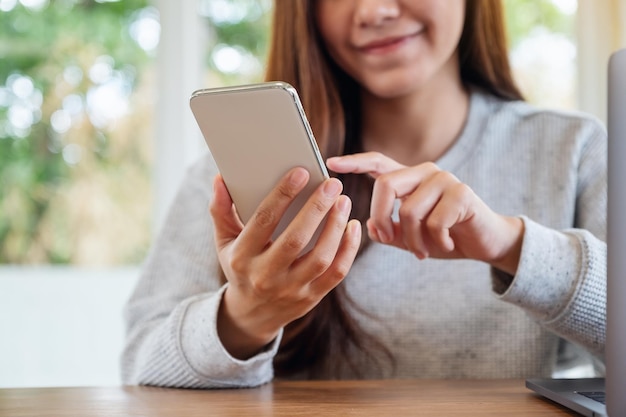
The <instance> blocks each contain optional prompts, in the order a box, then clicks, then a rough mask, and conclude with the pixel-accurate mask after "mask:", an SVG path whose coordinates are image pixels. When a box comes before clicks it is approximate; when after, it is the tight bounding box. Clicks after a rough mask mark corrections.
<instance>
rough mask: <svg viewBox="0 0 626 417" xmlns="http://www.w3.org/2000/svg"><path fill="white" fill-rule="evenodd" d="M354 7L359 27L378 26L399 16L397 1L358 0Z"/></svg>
mask: <svg viewBox="0 0 626 417" xmlns="http://www.w3.org/2000/svg"><path fill="white" fill-rule="evenodd" d="M445 1H447V0H445ZM356 7H357V8H356V11H355V13H354V18H355V21H356V23H357V24H358V25H359V26H380V25H383V24H385V23H387V22H388V21H390V20H393V19H396V18H398V16H400V4H399V3H398V0H358V1H357V6H356Z"/></svg>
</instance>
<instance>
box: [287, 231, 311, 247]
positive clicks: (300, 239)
mask: <svg viewBox="0 0 626 417" xmlns="http://www.w3.org/2000/svg"><path fill="white" fill-rule="evenodd" d="M308 241H309V240H308V239H307V238H306V236H304V235H303V234H300V233H291V234H289V235H287V236H285V241H284V245H285V247H286V248H287V249H288V250H289V251H300V250H302V249H303V248H304V247H305V246H306V244H307V243H308Z"/></svg>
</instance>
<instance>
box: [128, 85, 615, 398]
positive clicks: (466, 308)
mask: <svg viewBox="0 0 626 417" xmlns="http://www.w3.org/2000/svg"><path fill="white" fill-rule="evenodd" d="M606 146H607V144H606V132H605V129H604V127H603V126H602V125H601V124H600V123H599V122H598V121H597V120H595V119H593V118H591V117H588V116H585V115H582V114H574V113H566V112H559V111H550V110H545V109H538V108H535V107H533V106H530V105H528V104H526V103H523V102H504V101H501V100H498V99H496V98H493V97H491V96H489V95H485V94H482V93H479V92H474V93H472V96H471V102H470V112H469V115H468V120H467V122H466V125H465V127H464V130H463V133H462V135H461V136H460V137H459V139H458V140H457V141H456V143H455V144H454V146H453V147H451V148H450V149H449V150H448V151H447V153H446V154H445V155H444V156H443V157H442V158H440V159H439V160H438V161H436V163H437V164H438V165H439V166H440V167H441V168H442V169H444V170H448V171H450V172H452V173H454V174H455V175H456V176H457V177H458V178H459V179H460V180H461V181H463V182H465V183H467V184H468V185H469V186H470V187H472V189H473V190H474V191H475V193H476V194H477V195H478V196H480V197H481V198H482V199H483V200H484V201H485V202H486V203H487V204H488V205H489V206H490V207H491V208H492V209H493V210H495V211H496V212H499V213H501V214H505V215H513V216H520V217H521V218H522V219H523V221H524V225H525V233H524V242H523V247H522V255H521V260H520V264H519V269H518V272H517V274H516V276H515V277H510V276H507V275H505V274H503V273H502V272H500V271H496V270H493V269H492V268H490V267H489V265H486V264H484V263H480V262H475V261H470V260H452V261H450V260H435V259H426V260H422V261H420V260H418V259H417V258H416V257H415V256H414V255H412V254H411V253H408V252H405V251H402V250H399V249H396V248H393V247H390V246H386V245H381V244H377V243H374V244H372V245H371V246H370V247H369V248H368V249H367V250H366V251H365V252H364V253H363V254H362V256H360V257H359V258H358V259H357V260H356V262H355V263H354V265H353V267H352V269H351V271H350V273H349V275H348V276H347V277H346V280H345V283H344V285H346V286H347V289H348V292H349V293H350V295H351V296H352V298H353V299H354V300H355V301H356V302H357V303H358V305H359V306H360V307H361V308H363V309H365V310H366V311H368V312H369V313H370V314H371V316H367V317H363V316H359V315H358V314H357V313H355V314H356V317H357V319H359V320H360V321H361V325H362V327H363V328H364V329H366V330H367V331H369V332H370V333H371V334H373V335H374V336H375V337H377V338H378V339H379V340H381V341H382V342H383V343H385V345H386V346H387V347H388V348H389V350H390V351H391V352H392V354H393V356H394V358H395V363H396V366H395V367H393V368H392V367H391V366H390V367H389V368H383V369H375V368H373V367H372V368H370V367H369V365H368V363H366V362H365V360H364V358H361V357H359V354H358V352H355V358H354V359H355V362H356V363H362V371H363V373H364V377H365V378H381V377H396V378H409V377H410V378H525V377H531V376H534V377H538V376H550V375H551V373H552V372H553V370H554V369H555V366H556V364H557V361H558V360H559V352H560V351H561V350H560V349H559V347H562V346H563V344H564V340H565V339H567V340H569V341H570V342H571V343H573V344H575V345H576V346H580V347H583V348H584V349H585V350H586V351H587V352H589V353H591V354H593V355H595V356H597V357H601V356H602V354H603V350H604V341H605V293H606V244H605V235H606V191H607V190H606ZM215 173H216V168H215V165H214V163H213V160H212V158H211V156H210V155H209V154H207V155H205V156H203V157H201V158H200V159H199V161H198V162H197V163H196V164H195V165H194V166H192V167H191V168H190V170H189V172H188V175H187V177H186V179H185V180H184V182H183V183H182V184H181V187H180V190H179V193H178V196H177V198H176V199H175V201H174V203H173V205H172V207H171V209H170V212H169V216H168V218H167V221H166V223H165V225H164V226H163V229H162V230H161V232H160V234H159V237H158V239H157V240H156V242H155V245H154V247H153V248H152V250H151V252H150V254H149V256H148V258H147V260H146V262H145V265H144V268H143V272H142V275H141V277H140V280H139V282H138V285H137V288H136V289H135V291H134V293H133V295H132V296H131V298H130V300H129V301H128V304H127V307H126V312H125V317H126V322H127V331H128V334H127V344H126V347H125V350H124V353H123V356H122V376H123V380H124V382H125V383H130V384H151V385H159V386H174V387H192V388H211V387H246V386H256V385H259V384H262V383H265V382H267V381H270V380H271V379H272V378H273V367H272V360H273V357H274V356H275V354H276V352H277V350H278V347H279V343H280V336H279V337H278V338H277V340H275V341H274V343H273V344H272V345H271V346H269V347H268V348H267V350H266V351H264V352H262V353H260V354H258V355H257V356H255V357H253V358H250V359H248V360H245V361H241V360H237V359H235V358H233V357H232V356H230V355H229V354H228V352H227V351H226V350H225V349H224V347H223V346H222V345H221V343H220V341H219V338H218V336H217V331H216V319H217V312H218V308H219V304H220V301H221V296H222V293H223V291H224V287H221V288H220V285H219V281H218V274H217V271H218V262H217V256H216V253H215V247H214V243H213V226H212V224H211V218H210V215H209V212H208V205H209V201H210V198H211V195H212V190H211V184H212V178H213V176H214V175H215ZM361 361H362V362H361ZM382 363H385V362H382ZM342 377H344V378H354V377H355V376H354V375H352V374H351V371H350V370H349V369H348V368H346V370H345V372H344V373H343V375H342Z"/></svg>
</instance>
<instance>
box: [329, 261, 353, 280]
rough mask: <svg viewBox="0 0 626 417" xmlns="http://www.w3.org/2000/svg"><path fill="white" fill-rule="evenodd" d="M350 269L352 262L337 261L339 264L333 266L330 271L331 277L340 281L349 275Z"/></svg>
mask: <svg viewBox="0 0 626 417" xmlns="http://www.w3.org/2000/svg"><path fill="white" fill-rule="evenodd" d="M349 271H350V264H349V263H348V262H337V264H336V265H334V266H333V268H332V271H330V274H329V275H330V279H331V280H332V281H333V282H340V281H342V280H343V279H344V278H345V277H346V275H348V272H349Z"/></svg>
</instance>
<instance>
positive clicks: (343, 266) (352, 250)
mask: <svg viewBox="0 0 626 417" xmlns="http://www.w3.org/2000/svg"><path fill="white" fill-rule="evenodd" d="M360 243H361V224H360V222H359V221H358V220H350V221H349V222H348V224H347V226H346V228H345V232H344V233H343V237H342V239H341V243H340V245H339V248H338V250H337V252H336V255H335V257H334V259H333V262H332V263H331V264H330V266H329V267H328V268H327V269H326V271H325V272H324V273H323V274H322V275H321V276H319V277H318V278H317V279H315V280H313V281H312V282H311V283H310V285H309V288H310V290H311V292H312V293H313V294H326V293H328V292H329V291H330V290H332V289H333V288H335V287H336V286H337V285H339V283H340V282H341V281H342V280H343V279H344V278H345V277H346V275H348V272H349V271H350V268H351V267H352V264H353V263H354V259H355V258H356V255H357V253H358V251H359V245H360Z"/></svg>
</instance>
